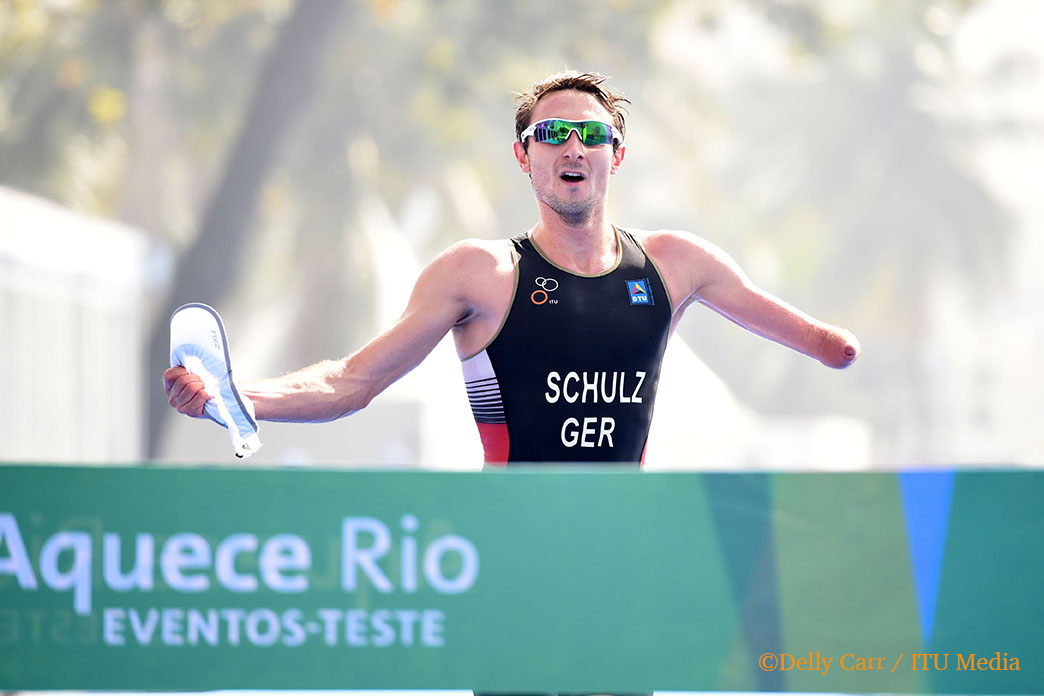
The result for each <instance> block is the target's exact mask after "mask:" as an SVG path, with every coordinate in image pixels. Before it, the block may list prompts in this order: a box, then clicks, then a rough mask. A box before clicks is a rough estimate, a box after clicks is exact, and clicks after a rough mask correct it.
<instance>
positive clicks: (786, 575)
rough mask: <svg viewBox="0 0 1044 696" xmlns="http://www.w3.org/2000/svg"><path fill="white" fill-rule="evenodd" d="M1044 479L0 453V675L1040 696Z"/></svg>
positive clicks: (153, 687) (179, 686)
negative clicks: (5, 458)
mask: <svg viewBox="0 0 1044 696" xmlns="http://www.w3.org/2000/svg"><path fill="white" fill-rule="evenodd" d="M1042 501H1044V472H1025V471H1023V472H1018V471H1008V472H958V473H954V472H938V473H898V474H896V473H887V474H886V473H879V474H781V473H773V474H699V473H662V474H660V473H636V472H635V473H631V472H619V471H615V472H612V471H594V470H563V471H551V470H546V469H542V470H526V471H508V472H489V473H438V472H413V471H396V472H387V471H381V472H375V471H329V470H305V469H293V470H248V469H216V468H202V469H198V468H152V467H131V468H94V467H82V468H81V467H45V466H41V467H37V466H3V467H0V689H4V690H57V689H84V690H143V691H196V690H213V689H475V690H478V691H516V692H517V691H528V692H541V691H568V692H599V691H608V692H632V691H651V690H654V689H656V690H761V691H832V692H900V693H914V692H929V693H964V694H980V693H994V694H997V693H1012V694H1015V693H1018V694H1028V693H1040V692H1041V690H1042V688H1044V668H1042V667H1041V660H1042V656H1044V637H1042V636H1044V631H1041V629H1040V627H1041V626H1042V625H1044V600H1042V594H1041V588H1044V553H1042V551H1044V542H1042V540H1041V532H1042V531H1044V504H1042Z"/></svg>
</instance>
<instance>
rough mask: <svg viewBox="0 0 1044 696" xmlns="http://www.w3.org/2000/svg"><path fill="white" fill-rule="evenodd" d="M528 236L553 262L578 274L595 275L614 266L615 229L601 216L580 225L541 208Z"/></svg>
mask: <svg viewBox="0 0 1044 696" xmlns="http://www.w3.org/2000/svg"><path fill="white" fill-rule="evenodd" d="M529 235H530V238H531V239H532V240H533V241H534V242H535V243H536V245H537V246H538V247H540V250H541V251H543V252H544V254H545V255H547V257H548V258H549V259H550V260H551V261H553V262H554V263H555V264H556V265H558V266H561V267H562V268H565V269H566V270H568V271H572V272H574V273H578V274H581V275H596V274H599V273H604V272H605V271H607V270H609V269H610V268H612V267H613V266H614V265H616V260H617V256H618V253H619V248H618V246H619V245H618V242H617V239H616V230H615V229H614V228H613V226H612V225H611V224H609V222H608V221H606V220H605V217H604V216H603V215H598V216H592V218H591V219H590V220H588V221H586V222H584V223H582V224H580V225H570V224H567V223H566V222H565V221H564V220H562V218H561V217H559V216H558V215H557V214H556V213H554V212H550V213H546V212H545V211H543V210H541V216H540V222H538V223H537V224H536V226H535V227H534V228H533V229H532V230H530V233H529Z"/></svg>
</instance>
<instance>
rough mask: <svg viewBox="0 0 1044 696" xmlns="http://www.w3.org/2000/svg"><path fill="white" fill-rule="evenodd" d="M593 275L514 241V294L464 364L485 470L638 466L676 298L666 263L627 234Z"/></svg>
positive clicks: (522, 239)
mask: <svg viewBox="0 0 1044 696" xmlns="http://www.w3.org/2000/svg"><path fill="white" fill-rule="evenodd" d="M616 232H617V240H618V242H619V243H618V245H617V246H618V249H619V253H618V257H617V261H616V263H615V264H614V265H613V267H612V268H610V269H609V270H607V271H605V272H604V273H600V274H597V275H592V276H587V275H578V274H576V273H572V272H570V271H567V270H564V269H562V268H560V267H558V266H556V265H554V264H553V263H552V262H551V261H549V260H548V259H547V257H546V256H544V254H543V253H542V252H541V250H540V249H539V247H537V246H536V245H535V244H534V243H533V240H531V239H530V238H529V235H528V234H523V235H519V236H517V237H513V238H512V239H511V243H512V245H513V253H514V254H515V258H516V273H515V279H516V284H515V294H514V297H513V299H512V302H511V307H510V309H509V310H508V313H507V316H506V318H505V319H504V324H503V326H502V327H501V328H500V331H499V332H498V333H497V335H496V336H495V337H494V338H493V340H492V341H491V342H490V343H489V344H488V345H487V346H486V348H485V349H484V350H482V351H480V352H479V353H477V354H476V355H474V356H471V357H470V358H467V359H465V360H464V361H462V366H463V370H464V381H465V384H466V385H467V391H468V399H469V401H470V402H471V408H472V412H473V414H474V416H475V422H476V423H477V425H478V429H479V435H480V437H481V439H482V445H483V448H484V450H485V460H486V465H487V466H496V465H506V464H516V463H566V464H583V463H591V464H597V463H605V464H615V463H624V464H633V465H634V466H636V467H637V466H640V464H641V462H642V459H643V456H644V454H645V446H646V442H647V440H648V437H649V426H650V424H651V422H652V415H653V401H654V400H655V397H656V387H657V383H658V382H659V378H660V363H661V361H662V359H663V352H664V348H665V347H666V345H667V337H668V334H669V332H670V326H671V302H670V298H669V297H668V295H667V289H666V288H665V287H664V284H663V280H662V278H661V276H660V273H659V271H658V270H657V268H656V266H655V265H654V264H653V262H652V260H651V259H650V258H649V256H648V254H646V253H645V251H644V249H642V247H641V246H640V245H639V244H638V242H637V241H636V240H635V238H634V237H633V236H632V235H631V234H630V233H629V232H627V231H626V230H623V229H619V228H617V230H616Z"/></svg>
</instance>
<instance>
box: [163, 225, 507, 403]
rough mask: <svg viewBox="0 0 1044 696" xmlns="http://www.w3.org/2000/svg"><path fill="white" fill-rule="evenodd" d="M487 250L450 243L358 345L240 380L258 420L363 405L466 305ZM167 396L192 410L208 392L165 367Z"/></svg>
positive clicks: (456, 321) (425, 350) (457, 320)
mask: <svg viewBox="0 0 1044 696" xmlns="http://www.w3.org/2000/svg"><path fill="white" fill-rule="evenodd" d="M484 263H489V261H488V253H485V252H484V251H482V250H481V249H479V248H477V247H475V246H473V245H469V244H468V243H460V244H457V245H455V246H453V247H451V248H450V249H448V250H447V251H445V252H443V253H442V254H441V255H440V256H439V257H437V258H436V259H435V260H434V261H432V262H431V264H430V265H429V266H428V267H427V268H425V269H424V271H423V272H422V273H421V275H420V278H418V280H417V283H416V285H415V286H414V288H413V293H412V295H411V296H410V300H409V303H408V304H407V306H406V310H405V311H404V312H403V314H402V316H400V317H399V319H398V320H397V321H396V322H395V324H394V325H393V326H392V327H391V328H390V329H388V330H387V331H385V332H384V333H382V334H381V335H380V336H378V337H377V338H375V339H374V340H372V341H371V342H370V343H368V344H367V345H366V346H365V347H363V348H362V349H361V350H359V351H357V352H355V353H353V354H352V355H349V356H348V357H346V358H343V359H341V360H325V361H322V362H319V363H316V364H315V365H312V366H310V367H306V368H304V369H302V370H299V371H297V372H292V373H290V374H287V375H283V376H282V377H276V378H273V379H267V380H264V381H260V382H256V383H250V384H246V385H241V386H240V392H241V393H242V394H243V395H244V396H247V397H248V398H250V400H251V401H253V403H254V409H255V415H256V417H257V418H258V419H259V420H269V421H288V422H323V421H330V420H334V419H337V418H341V417H342V416H347V415H350V414H352V413H355V412H356V411H359V410H360V409H362V408H364V407H366V405H367V404H369V403H370V401H371V400H372V399H373V398H374V397H375V396H377V395H378V394H379V393H381V392H382V391H384V389H386V388H387V387H388V386H389V385H390V384H391V383H392V382H394V381H396V380H397V379H399V378H400V377H402V376H403V375H405V374H406V373H407V372H409V371H410V370H412V369H413V368H414V367H416V366H417V365H418V364H420V362H421V361H422V360H423V359H424V358H425V357H426V356H427V355H428V354H429V353H430V352H431V351H432V349H434V348H435V346H436V345H437V344H438V342H439V341H440V340H442V338H443V336H445V335H446V333H447V332H448V331H449V330H450V329H452V328H453V327H454V326H457V325H460V324H461V323H463V322H465V321H467V320H468V318H469V317H470V316H471V314H472V312H473V307H472V305H473V302H474V300H475V294H476V288H475V284H474V281H473V280H471V279H472V278H474V277H476V276H477V277H482V271H483V268H482V264H484ZM164 382H165V386H166V389H167V393H168V396H169V398H170V403H171V405H172V406H174V407H175V408H177V409H178V411H180V412H181V413H184V414H186V415H191V416H199V415H201V414H202V412H203V405H204V404H205V403H206V401H207V399H208V398H209V397H208V395H207V394H206V393H205V392H204V391H203V386H202V381H201V380H200V379H199V378H198V377H197V376H196V375H191V374H188V373H187V372H185V370H184V368H171V369H169V370H167V371H166V373H164Z"/></svg>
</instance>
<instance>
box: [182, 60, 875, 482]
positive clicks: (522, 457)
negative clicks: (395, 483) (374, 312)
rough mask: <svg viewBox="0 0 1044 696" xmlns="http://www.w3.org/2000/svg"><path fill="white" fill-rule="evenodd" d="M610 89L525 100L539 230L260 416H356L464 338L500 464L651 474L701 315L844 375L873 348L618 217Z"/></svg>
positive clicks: (187, 393) (489, 257)
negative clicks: (676, 359) (660, 398)
mask: <svg viewBox="0 0 1044 696" xmlns="http://www.w3.org/2000/svg"><path fill="white" fill-rule="evenodd" d="M604 80H605V78H604V77H603V76H600V75H597V74H592V73H578V72H568V73H563V74H560V75H555V76H552V77H549V78H548V79H546V80H544V81H542V82H540V83H538V84H536V85H534V87H533V89H532V90H530V91H527V92H525V93H523V94H521V95H520V96H519V105H520V106H519V109H518V112H517V114H516V124H515V126H516V134H517V136H518V139H517V141H516V142H515V144H514V154H515V158H516V160H517V161H518V165H519V167H520V168H521V170H522V171H523V172H525V173H527V174H528V175H529V177H530V180H531V181H532V185H533V192H534V194H535V197H536V201H537V209H538V212H539V220H538V221H537V223H536V225H535V226H534V227H533V228H532V229H531V230H529V231H528V232H527V233H525V234H523V235H519V236H518V237H515V238H512V239H510V240H497V241H486V240H476V239H471V240H465V241H462V242H459V243H457V244H454V245H453V246H451V247H450V248H448V249H447V250H446V251H444V252H443V253H442V254H440V255H439V256H438V257H436V258H435V259H434V260H433V261H432V262H431V263H430V264H429V265H428V266H427V267H426V268H425V269H424V270H423V272H422V273H421V275H420V277H419V278H418V280H417V283H416V285H415V287H414V289H413V293H412V295H411V297H410V300H409V303H408V305H407V307H406V310H405V312H404V313H403V314H402V316H401V317H400V318H399V319H398V321H397V322H396V323H395V325H394V326H392V327H391V328H390V329H388V330H387V331H385V332H384V333H383V334H381V335H380V336H378V337H377V338H375V339H374V340H373V341H371V342H370V343H369V344H367V345H366V346H365V347H364V348H362V349H361V350H359V351H358V352H356V353H354V354H352V355H350V356H348V357H347V358H344V359H342V360H336V361H324V362H320V363H318V364H316V365H313V366H311V367H308V368H305V369H303V370H300V371H298V372H294V373H292V374H288V375H285V376H283V377H279V378H276V379H270V380H266V381H263V382H258V383H255V384H249V385H245V386H243V387H242V388H241V389H240V391H241V393H242V394H243V395H245V396H247V397H248V398H249V399H251V400H252V402H253V405H254V408H255V412H256V417H257V418H258V419H259V420H272V421H296V422H305V421H308V422H317V421H329V420H333V419H335V418H341V417H343V416H347V415H350V414H352V413H355V412H356V411H359V410H361V409H363V408H365V407H366V405H367V404H369V403H370V401H371V400H372V399H373V398H374V397H375V396H377V395H378V394H380V393H381V392H382V391H383V390H384V389H385V388H386V387H388V386H389V385H390V384H391V383H392V382H394V381H395V380H397V379H399V378H400V377H402V376H403V375H404V374H406V373H407V372H408V371H409V370H411V369H412V368H414V367H416V366H417V365H418V364H419V363H420V362H421V361H422V360H423V359H424V358H425V356H427V355H428V353H429V352H431V350H432V349H433V348H434V347H435V345H436V344H437V343H438V342H439V341H440V340H441V339H442V337H443V336H445V334H446V333H447V332H448V331H452V332H453V337H454V341H455V343H456V348H457V353H458V355H459V356H460V358H461V360H462V365H463V370H464V377H465V382H466V385H467V389H468V397H469V399H470V401H471V405H472V410H473V413H474V415H475V420H476V422H477V424H478V428H479V435H480V437H481V439H482V443H483V447H484V449H485V458H486V462H487V464H490V465H499V464H506V463H509V462H623V463H631V464H635V465H637V464H639V463H640V461H641V459H642V457H643V454H644V450H645V444H646V439H647V437H648V433H649V425H650V422H651V419H652V407H653V401H654V398H655V394H656V387H657V382H658V379H659V370H660V363H661V360H662V357H663V351H664V347H665V346H666V342H667V339H668V337H669V336H670V334H671V332H672V331H673V329H674V327H675V326H676V325H677V323H678V321H679V320H680V319H681V317H682V315H683V314H684V313H685V310H686V309H687V308H688V307H689V306H690V305H692V304H693V303H700V304H704V305H706V306H708V307H710V308H712V309H714V310H716V311H717V312H719V313H720V314H722V315H724V316H725V317H727V318H729V319H731V320H732V321H734V322H735V323H737V324H739V325H740V326H742V327H744V328H746V329H747V330H749V331H751V332H753V333H755V334H758V335H760V336H763V337H765V338H768V339H770V340H772V341H775V342H777V343H780V344H782V345H784V346H787V347H789V348H792V349H794V350H796V351H799V352H801V353H804V354H805V355H808V356H810V357H813V358H815V359H817V360H819V361H821V362H822V363H823V364H825V365H828V366H830V367H835V368H844V367H848V366H849V365H850V364H852V362H853V361H855V359H856V358H857V357H858V356H859V350H860V349H859V343H858V341H857V340H856V338H855V337H854V336H853V335H852V334H851V333H849V332H848V331H845V330H843V329H839V328H836V327H833V326H829V325H827V324H824V323H822V322H819V321H817V320H815V319H813V318H811V317H809V316H807V315H805V314H803V313H801V312H799V311H798V310H796V309H794V308H793V307H790V306H789V305H787V304H785V303H784V302H782V301H780V300H779V299H777V298H775V297H773V296H771V295H769V294H768V293H765V292H764V291H762V290H760V289H758V288H757V287H756V286H754V285H753V284H752V283H751V282H750V280H749V279H748V278H747V277H746V276H745V275H744V273H743V272H742V271H741V270H740V268H739V267H738V266H737V265H736V263H735V262H734V261H733V260H732V259H731V258H729V256H728V255H727V254H725V253H724V252H723V251H721V250H720V249H718V248H717V247H715V246H714V245H712V244H710V243H708V242H706V241H704V240H702V239H700V238H698V237H696V236H694V235H691V234H687V233H684V232H676V231H656V232H646V231H639V230H624V229H620V228H617V227H615V226H613V225H612V224H611V223H610V222H609V220H607V219H606V204H607V199H608V191H609V179H610V177H611V176H612V175H613V174H615V173H616V171H617V170H618V169H619V168H620V166H621V164H622V163H623V160H624V154H625V152H626V146H625V145H624V135H625V123H624V116H623V112H622V110H621V108H622V106H623V104H625V103H628V101H627V99H626V98H624V97H623V96H622V95H620V94H618V93H615V92H613V91H611V90H609V89H607V88H606V87H605V86H604V84H603V83H604ZM164 384H165V387H166V390H167V393H168V395H169V398H170V403H171V405H172V406H174V407H175V408H176V409H177V410H178V411H180V412H181V413H184V414H186V415H190V416H197V417H198V416H200V415H202V413H203V406H204V404H205V403H206V401H207V399H208V398H209V397H208V395H207V394H206V392H205V390H204V388H203V384H202V380H201V379H200V378H199V377H197V376H195V375H192V374H189V373H188V372H186V371H185V369H184V368H181V367H172V368H170V369H169V370H167V371H166V372H165V373H164Z"/></svg>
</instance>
